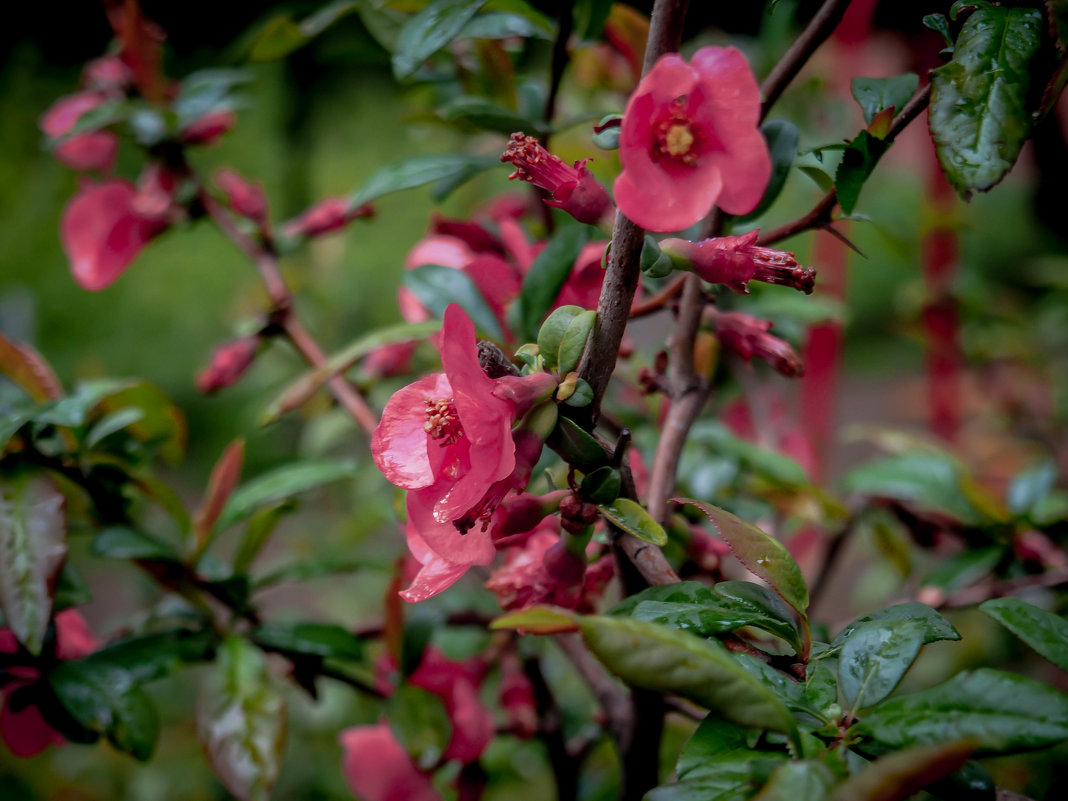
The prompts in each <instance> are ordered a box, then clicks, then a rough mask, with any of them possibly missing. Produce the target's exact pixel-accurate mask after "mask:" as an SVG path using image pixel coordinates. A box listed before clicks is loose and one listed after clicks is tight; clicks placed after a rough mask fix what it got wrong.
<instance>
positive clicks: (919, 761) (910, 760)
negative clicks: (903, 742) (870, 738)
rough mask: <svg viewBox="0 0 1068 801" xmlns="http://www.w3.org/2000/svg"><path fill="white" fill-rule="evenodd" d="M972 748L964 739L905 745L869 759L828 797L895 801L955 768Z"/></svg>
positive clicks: (840, 800)
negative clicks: (887, 754) (928, 744)
mask: <svg viewBox="0 0 1068 801" xmlns="http://www.w3.org/2000/svg"><path fill="white" fill-rule="evenodd" d="M973 750H975V746H974V745H973V744H972V743H969V742H968V741H966V740H965V741H961V742H955V743H947V744H944V745H935V746H920V747H917V748H906V749H905V750H904V751H898V752H897V753H895V754H890V755H889V756H885V757H883V758H882V759H879V760H876V761H875V762H874V763H872V765H871V767H870V768H867V769H866V770H862V771H861V772H860V773H858V774H856V775H855V776H853V777H852V778H851V779H850V780H849V781H847V782H846V783H845V784H842V785H840V786H839V787H838V790H837V791H836V792H835V793H834V795H832V796H831V801H899V799H903V798H909V797H910V796H912V795H913V794H914V793H916V792H918V791H919V790H922V789H923V788H924V787H926V786H927V785H929V784H930V783H931V782H936V781H938V780H939V779H941V778H944V777H945V776H948V775H949V774H951V773H953V772H954V771H956V770H958V769H959V768H960V767H961V766H962V765H963V764H964V763H965V762H966V761H967V759H968V757H969V756H970V755H971V753H972V751H973Z"/></svg>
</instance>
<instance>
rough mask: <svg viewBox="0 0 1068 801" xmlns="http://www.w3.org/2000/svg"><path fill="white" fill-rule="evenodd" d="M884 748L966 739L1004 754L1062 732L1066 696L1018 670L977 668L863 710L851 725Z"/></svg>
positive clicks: (1054, 739) (982, 751)
mask: <svg viewBox="0 0 1068 801" xmlns="http://www.w3.org/2000/svg"><path fill="white" fill-rule="evenodd" d="M855 729H856V733H857V734H860V735H863V736H865V737H871V738H872V739H873V740H875V741H876V742H878V743H880V744H881V745H884V746H887V747H889V748H905V747H907V746H911V745H937V744H940V743H946V742H952V741H955V740H964V739H970V740H973V741H974V742H975V744H976V746H977V748H976V754H977V755H992V754H1008V753H1014V752H1018V751H1028V750H1032V749H1035V748H1044V747H1046V746H1049V745H1055V744H1058V743H1061V742H1063V741H1064V740H1065V739H1066V738H1068V696H1066V695H1064V694H1063V693H1060V692H1058V691H1057V690H1054V689H1052V688H1051V687H1047V686H1046V685H1044V684H1040V683H1039V682H1037V681H1032V680H1031V679H1025V678H1023V677H1022V676H1014V675H1013V674H1011V673H1004V672H1002V671H1000V670H993V669H990V668H981V669H979V670H975V671H965V672H962V673H958V674H957V675H956V676H954V677H953V678H951V679H950V680H949V681H947V682H945V683H943V684H940V685H938V686H937V687H932V688H931V689H929V690H925V691H923V692H919V693H912V694H910V695H901V696H898V697H897V698H892V699H891V700H889V701H885V702H883V703H882V704H879V705H878V706H876V707H874V708H873V709H870V710H868V712H867V713H866V714H865V716H864V718H863V719H862V720H861V721H860V722H859V723H858V724H857V726H856V727H855Z"/></svg>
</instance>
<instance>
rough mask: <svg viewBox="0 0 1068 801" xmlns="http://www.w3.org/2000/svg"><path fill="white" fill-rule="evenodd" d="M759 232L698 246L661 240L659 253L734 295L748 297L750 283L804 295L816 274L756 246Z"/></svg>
mask: <svg viewBox="0 0 1068 801" xmlns="http://www.w3.org/2000/svg"><path fill="white" fill-rule="evenodd" d="M759 233H760V232H759V231H750V232H748V233H745V234H741V235H740V236H718V237H714V238H712V239H705V240H703V241H701V242H688V241H686V240H685V239H665V240H663V241H662V242H661V243H660V249H661V250H662V251H663V252H664V253H666V254H667V255H668V257H669V258H670V259H671V260H672V262H674V263H675V265H676V266H677V267H681V268H683V269H687V270H693V271H694V272H695V273H697V274H698V275H699V276H701V277H702V278H703V279H704V280H706V281H708V282H709V283H713V284H726V285H727V286H729V287H730V288H731V289H733V290H734V291H735V292H742V293H748V292H749V288H748V286H747V284H748V283H749V282H750V281H763V282H764V283H767V284H780V285H782V286H792V287H793V288H794V289H799V290H801V291H802V292H804V293H805V294H806V295H809V294H811V293H812V289H813V287H814V286H815V284H816V271H815V270H813V269H812V268H810V267H802V266H801V265H799V264H798V263H797V259H796V258H795V257H794V254H793V253H786V252H784V251H781V250H772V249H771V248H765V247H761V246H760V245H757V244H756V240H757V235H758V234H759Z"/></svg>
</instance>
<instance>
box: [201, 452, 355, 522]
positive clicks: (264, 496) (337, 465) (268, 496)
mask: <svg viewBox="0 0 1068 801" xmlns="http://www.w3.org/2000/svg"><path fill="white" fill-rule="evenodd" d="M356 473H357V466H356V463H355V462H353V461H350V460H348V459H339V460H324V461H315V462H298V463H297V464H290V465H286V466H284V467H279V468H277V469H275V470H272V471H271V472H269V473H266V474H264V475H261V476H257V477H256V478H254V479H252V480H251V481H248V482H246V483H244V484H242V485H241V486H240V487H238V488H237V490H235V491H234V493H233V494H232V495H231V496H230V499H229V500H228V501H227V502H226V506H225V508H224V509H223V511H222V514H221V515H219V522H218V523H217V527H218V528H219V529H220V530H222V529H225V528H226V527H227V526H232V525H233V524H234V523H237V522H240V521H241V520H244V519H246V518H247V517H248V516H249V515H251V514H252V513H253V512H254V511H256V509H258V508H259V507H261V506H266V505H267V504H272V503H277V502H278V501H281V500H284V499H286V498H289V497H292V496H293V495H296V494H298V493H301V492H307V491H308V490H311V489H316V488H317V487H321V486H323V485H324V484H330V483H332V482H335V481H340V480H342V479H346V478H352V477H354V476H355V475H356Z"/></svg>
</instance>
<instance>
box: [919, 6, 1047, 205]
mask: <svg viewBox="0 0 1068 801" xmlns="http://www.w3.org/2000/svg"><path fill="white" fill-rule="evenodd" d="M1044 29H1045V22H1044V20H1043V16H1042V12H1041V11H1039V10H1038V9H1036V8H1026V7H1020V8H1008V7H1004V6H991V5H986V4H984V5H982V6H981V7H979V8H977V9H976V10H975V11H974V12H973V13H972V14H971V16H969V17H968V19H967V20H966V21H965V23H964V26H963V28H961V32H960V35H959V36H958V37H957V42H956V46H955V48H954V51H953V60H952V61H951V62H950V63H948V64H945V65H944V66H941V67H939V68H938V69H936V70H934V71H933V72H932V73H931V105H930V111H929V122H930V126H931V136H932V137H933V138H934V141H935V148H936V150H937V152H938V159H939V161H941V163H942V169H943V170H944V171H945V173H946V177H947V178H948V179H949V182H950V183H951V184H952V185H953V187H954V188H955V189H956V190H957V192H958V193H959V194H960V195H961V197H963V198H965V199H967V198H968V197H970V195H971V193H972V192H973V191H975V190H979V191H986V190H988V189H990V188H991V187H993V186H994V185H995V184H997V183H998V182H999V181H1000V180H1001V179H1002V178H1003V177H1004V176H1005V174H1006V173H1007V172H1008V171H1009V170H1010V169H1011V168H1012V165H1013V164H1014V163H1015V162H1016V158H1017V156H1019V154H1020V149H1021V148H1022V147H1023V144H1024V142H1025V141H1027V139H1028V137H1029V136H1030V134H1031V115H1030V111H1031V109H1032V107H1033V102H1032V97H1031V94H1032V90H1033V87H1032V75H1033V74H1037V72H1038V69H1037V67H1038V60H1039V57H1040V54H1041V50H1042V42H1043V35H1044V32H1045V31H1044Z"/></svg>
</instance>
